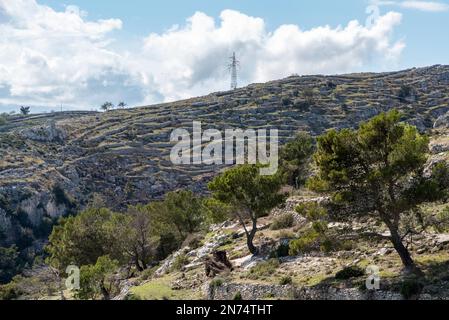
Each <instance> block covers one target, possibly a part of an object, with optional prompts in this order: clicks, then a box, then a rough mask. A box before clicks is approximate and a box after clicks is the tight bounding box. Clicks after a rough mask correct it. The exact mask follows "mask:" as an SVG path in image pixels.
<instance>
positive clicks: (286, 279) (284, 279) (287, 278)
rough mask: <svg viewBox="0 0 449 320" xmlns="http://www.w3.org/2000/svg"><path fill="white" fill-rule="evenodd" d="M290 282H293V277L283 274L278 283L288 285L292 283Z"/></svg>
mask: <svg viewBox="0 0 449 320" xmlns="http://www.w3.org/2000/svg"><path fill="white" fill-rule="evenodd" d="M292 283H293V279H292V277H290V276H284V277H282V278H281V280H279V284H280V285H281V286H286V285H289V284H292Z"/></svg>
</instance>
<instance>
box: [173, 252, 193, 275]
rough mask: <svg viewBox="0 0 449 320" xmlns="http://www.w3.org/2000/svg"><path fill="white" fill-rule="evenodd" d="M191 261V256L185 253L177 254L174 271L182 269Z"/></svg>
mask: <svg viewBox="0 0 449 320" xmlns="http://www.w3.org/2000/svg"><path fill="white" fill-rule="evenodd" d="M188 263H189V258H188V257H187V256H186V255H185V254H180V255H178V256H176V258H175V259H174V261H173V264H172V270H173V271H180V270H181V269H182V267H184V266H185V265H186V264H188Z"/></svg>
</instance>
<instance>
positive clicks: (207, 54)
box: [139, 10, 405, 100]
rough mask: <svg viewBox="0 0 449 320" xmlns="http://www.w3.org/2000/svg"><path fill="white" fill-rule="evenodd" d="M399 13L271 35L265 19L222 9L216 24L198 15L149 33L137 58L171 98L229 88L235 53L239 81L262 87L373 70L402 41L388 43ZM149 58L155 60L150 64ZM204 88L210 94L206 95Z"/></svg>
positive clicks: (396, 52)
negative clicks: (297, 77)
mask: <svg viewBox="0 0 449 320" xmlns="http://www.w3.org/2000/svg"><path fill="white" fill-rule="evenodd" d="M400 22H401V15H400V14H399V13H394V12H390V13H388V14H386V15H384V16H382V17H380V18H379V19H378V20H377V21H376V22H375V24H374V25H373V26H372V27H366V26H364V25H361V24H360V23H359V22H357V21H351V22H349V24H348V25H347V26H345V27H342V26H338V27H336V28H331V27H330V26H323V27H317V28H314V29H310V30H302V29H301V28H300V27H299V26H297V25H282V26H280V27H279V28H277V29H276V30H275V31H274V32H268V31H267V30H266V26H265V23H264V21H263V19H260V18H255V17H250V16H247V15H245V14H242V13H239V12H236V11H232V10H225V11H223V12H222V13H221V15H220V22H219V24H217V23H216V21H215V20H214V19H213V18H212V17H209V16H207V15H205V14H204V13H201V12H197V13H195V14H194V15H193V16H192V17H191V18H189V19H188V20H187V23H186V25H185V26H184V27H182V28H180V27H174V28H172V29H170V30H169V31H167V32H165V33H162V34H151V35H150V36H149V37H147V38H146V39H145V41H144V49H143V50H144V56H145V57H151V59H148V62H145V61H139V65H140V66H141V67H142V68H144V69H145V70H147V72H148V73H150V72H151V70H153V71H154V70H158V72H156V73H153V75H154V81H155V83H156V85H157V86H158V91H159V92H161V94H162V95H163V96H164V97H165V98H166V99H168V100H174V99H179V98H183V97H186V96H189V95H191V94H200V93H205V92H207V91H208V90H220V89H221V90H222V89H223V88H226V87H227V86H228V84H227V82H225V81H227V80H226V79H228V78H229V76H227V75H226V68H225V62H226V61H227V58H228V57H229V56H230V55H231V53H232V51H236V52H237V55H238V57H239V59H240V62H241V68H240V77H241V79H240V81H241V82H243V83H249V82H262V81H268V80H272V79H277V78H281V77H286V76H288V75H291V74H292V73H299V74H311V73H339V72H350V71H357V70H362V69H363V68H367V67H368V66H372V65H376V66H378V67H383V66H385V64H386V63H394V62H395V61H396V60H397V59H398V58H399V56H400V54H401V52H402V50H403V48H404V46H405V44H404V43H403V42H402V41H397V42H393V41H391V33H392V31H393V30H394V27H395V26H396V25H398V24H399V23H400ZM150 60H151V61H150ZM205 89H207V90H205Z"/></svg>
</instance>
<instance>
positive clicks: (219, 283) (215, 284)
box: [210, 278, 225, 288]
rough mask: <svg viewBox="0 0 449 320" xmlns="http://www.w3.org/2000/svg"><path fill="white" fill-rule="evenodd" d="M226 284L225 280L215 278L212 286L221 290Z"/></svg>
mask: <svg viewBox="0 0 449 320" xmlns="http://www.w3.org/2000/svg"><path fill="white" fill-rule="evenodd" d="M224 283H225V281H224V279H222V278H215V279H213V280H212V281H211V283H210V286H211V287H212V288H219V287H221V286H222V285H223V284H224Z"/></svg>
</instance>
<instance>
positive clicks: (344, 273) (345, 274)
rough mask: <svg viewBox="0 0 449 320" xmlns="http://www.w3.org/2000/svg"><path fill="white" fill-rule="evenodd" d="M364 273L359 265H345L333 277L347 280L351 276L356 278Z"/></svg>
mask: <svg viewBox="0 0 449 320" xmlns="http://www.w3.org/2000/svg"><path fill="white" fill-rule="evenodd" d="M364 274H365V272H364V271H363V270H362V269H360V268H359V267H346V268H344V269H343V270H340V271H338V272H337V274H336V275H335V279H337V280H348V279H351V278H358V277H361V276H363V275H364Z"/></svg>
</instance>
